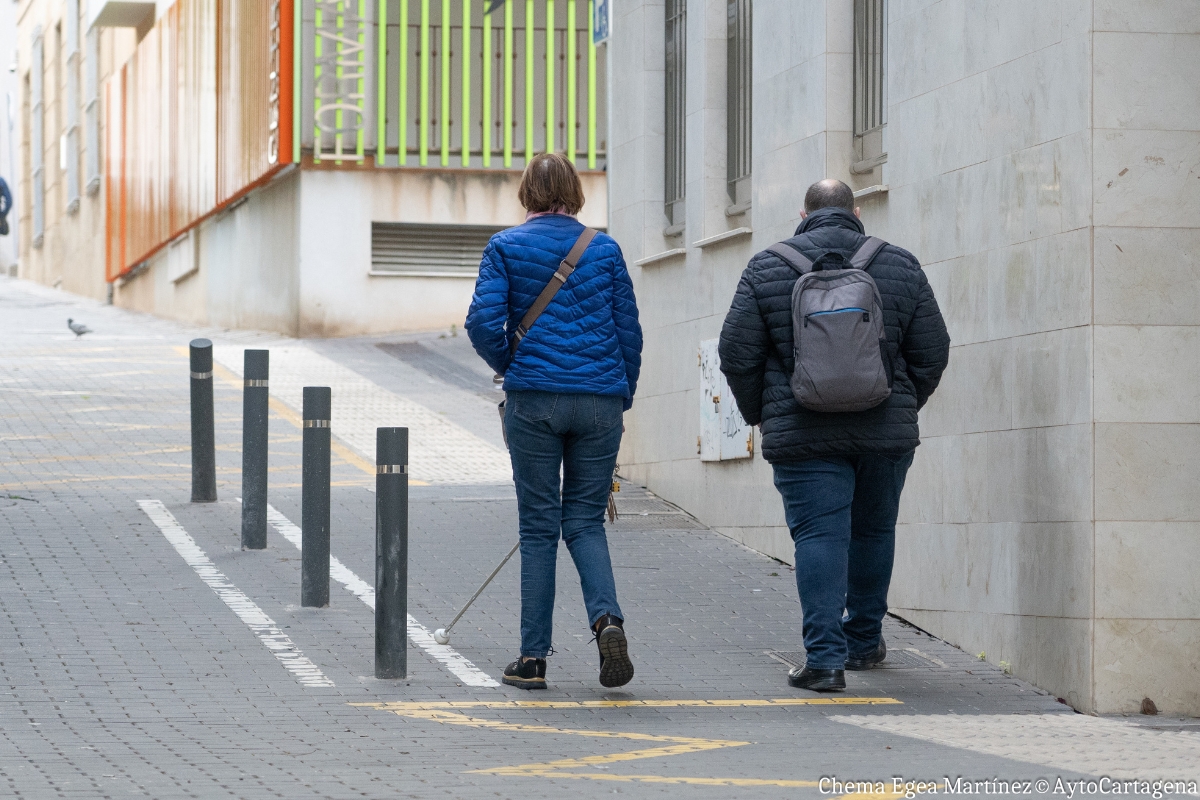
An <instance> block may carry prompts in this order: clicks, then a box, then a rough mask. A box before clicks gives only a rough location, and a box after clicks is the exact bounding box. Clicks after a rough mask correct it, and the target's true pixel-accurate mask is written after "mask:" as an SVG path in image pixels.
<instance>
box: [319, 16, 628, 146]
mask: <svg viewBox="0 0 1200 800" xmlns="http://www.w3.org/2000/svg"><path fill="white" fill-rule="evenodd" d="M362 2H364V3H365V2H366V0H362ZM359 3H360V0H341V1H340V2H338V3H336V4H334V3H332V2H329V0H324V2H319V3H318V6H319V8H318V17H317V29H318V35H317V41H316V44H317V47H318V51H317V58H316V59H315V62H314V63H315V64H316V68H317V70H318V72H317V78H318V81H317V83H318V85H320V81H321V79H322V76H323V75H328V74H329V72H330V70H337V69H340V70H342V72H340V73H337V74H338V76H339V79H342V80H345V79H347V78H348V77H349V75H350V73H349V72H348V70H347V68H346V67H344V66H339V65H338V64H340V62H341V61H344V60H345V59H346V55H345V54H346V53H349V52H351V51H352V50H353V43H354V42H355V41H357V38H356V35H357V29H355V31H353V32H348V33H340V34H339V37H340V38H339V39H338V43H337V45H336V47H340V48H341V50H338V51H337V52H338V54H339V55H338V58H339V62H338V64H335V63H333V62H332V60H331V57H330V51H331V49H332V48H334V47H335V45H334V43H333V42H332V41H331V40H330V37H329V36H328V35H327V36H325V37H324V38H322V35H321V31H322V29H325V28H330V27H331V23H330V21H329V20H330V14H331V10H330V9H331V7H332V6H334V5H336V6H337V7H338V12H339V14H338V17H337V20H338V23H337V24H338V25H341V26H342V27H343V28H345V27H346V26H351V27H353V26H352V25H351V23H352V22H354V14H353V13H349V12H356V13H360V12H359ZM376 3H377V4H378V11H377V12H376V14H377V16H376V19H377V20H378V21H379V23H380V25H379V26H378V27H377V28H376V29H375V30H376V37H377V38H376V39H375V40H374V42H375V46H374V47H372V48H370V49H372V50H377V51H378V54H377V56H376V60H377V63H378V64H380V65H383V68H382V69H381V70H379V71H378V72H376V73H374V75H373V76H372V77H373V79H374V80H373V83H375V85H376V86H377V89H376V91H377V96H376V97H375V98H374V100H375V102H374V103H372V104H371V107H372V109H374V110H375V111H374V113H375V114H376V119H374V120H372V123H373V124H372V130H377V131H378V132H377V133H376V135H375V136H374V137H373V138H374V139H375V140H376V141H377V142H380V143H381V148H382V150H383V152H382V153H380V154H377V157H376V159H375V163H376V164H377V165H388V166H395V165H399V166H401V167H405V166H407V167H415V166H422V167H423V166H431V167H472V168H515V169H520V168H522V167H523V166H524V165H525V163H526V162H527V161H528V159H529V158H532V157H533V156H534V155H536V154H537V153H542V152H546V151H548V150H549V151H558V152H565V153H566V154H567V156H568V157H569V158H571V159H573V160H575V162H576V164H577V165H578V166H579V167H580V168H589V169H596V168H597V167H598V166H599V165H600V162H601V161H602V159H603V157H604V152H605V150H606V143H605V142H604V141H602V140H601V139H600V138H599V137H600V136H602V135H603V132H604V131H605V128H606V125H605V120H604V114H605V103H604V102H603V100H602V99H601V98H602V97H603V96H604V88H605V87H604V80H605V78H604V57H605V54H604V48H603V47H601V48H600V49H599V50H598V49H597V48H596V47H595V46H594V45H593V44H592V20H591V17H592V2H591V0H507V2H505V3H504V4H503V7H502V8H500V7H497V8H494V9H493V10H492V11H491V13H487V12H488V7H489V6H492V3H491V2H490V0H374V3H372V5H374V4H376ZM338 30H341V29H338ZM347 39H348V43H347V41H346V40H347ZM360 72H363V73H364V74H366V73H367V72H369V70H360ZM321 103H322V100H321V99H318V100H317V113H318V116H319V117H320V114H321V112H320V108H321ZM331 112H332V110H328V111H327V113H326V116H331ZM339 113H344V112H339ZM331 118H332V117H331ZM339 120H342V122H339V125H341V126H342V127H344V119H343V118H342V117H339ZM319 127H320V126H319V125H318V128H319ZM328 136H329V135H328V134H326V138H328ZM347 136H348V134H347ZM361 138H362V137H361V134H359V135H358V136H357V137H356V138H355V140H354V142H353V146H352V145H351V142H350V140H349V139H348V138H347V139H346V144H345V146H343V148H342V151H341V152H343V153H344V152H347V151H351V152H353V151H354V147H355V146H357V145H358V142H359V141H361ZM431 154H432V155H433V158H432V159H430V155H431ZM322 157H323V158H327V159H328V158H333V157H334V156H332V155H326V154H322ZM341 158H343V159H344V158H346V156H345V155H342V156H341Z"/></svg>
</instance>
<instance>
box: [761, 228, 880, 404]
mask: <svg viewBox="0 0 1200 800" xmlns="http://www.w3.org/2000/svg"><path fill="white" fill-rule="evenodd" d="M885 244H887V243H886V242H884V241H883V240H882V239H877V238H875V237H874V236H871V237H869V238H868V239H867V240H866V241H865V242H863V244H862V246H861V247H859V248H858V250H857V251H856V252H855V253H854V255H853V256H852V257H851V258H850V259H849V260H847V259H846V257H845V256H843V255H842V254H840V253H837V252H830V253H826V254H824V255H822V256H821V257H819V258H818V259H817V260H816V262H815V263H814V262H812V261H810V260H809V259H808V257H807V256H805V255H804V254H803V253H801V252H800V251H799V250H797V249H796V248H795V247H792V246H791V245H790V244H788V243H787V242H780V243H778V244H774V245H771V246H770V247H769V248H767V249H768V250H770V251H771V252H772V253H774V254H775V255H777V256H779V257H780V258H782V259H783V260H784V261H785V262H787V264H788V266H790V267H791V268H792V269H794V270H796V272H798V273H800V280H798V281H796V286H795V287H794V288H793V289H792V339H793V342H794V347H795V350H794V355H795V358H796V366H795V369H794V370H793V372H792V381H791V386H792V394H794V395H795V396H796V401H797V402H798V403H800V405H801V406H803V407H804V408H807V409H808V410H810V411H865V410H866V409H868V408H874V407H875V406H877V405H879V404H880V403H882V402H883V401H885V400H887V399H888V397H889V396H891V394H892V359H891V355H890V353H889V351H888V345H887V336H886V334H885V332H884V329H883V303H882V301H881V300H880V298H879V287H877V286H876V285H875V281H874V280H873V279H872V278H871V276H870V275H868V274H867V273H866V272H865V270H866V268H867V266H868V265H869V264H870V263H871V259H873V258H874V257H875V255H876V254H877V253H878V252H879V250H880V248H882V247H883V246H884V245H885Z"/></svg>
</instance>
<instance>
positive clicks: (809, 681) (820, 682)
mask: <svg viewBox="0 0 1200 800" xmlns="http://www.w3.org/2000/svg"><path fill="white" fill-rule="evenodd" d="M788 686H793V687H795V688H797V689H808V690H809V691H812V692H840V691H841V690H842V689H845V688H846V673H844V672H843V671H842V670H840V669H809V668H808V667H805V668H804V669H800V668H799V667H796V668H794V669H793V670H792V671H791V672H789V673H788Z"/></svg>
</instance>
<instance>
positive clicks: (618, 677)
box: [594, 614, 633, 689]
mask: <svg viewBox="0 0 1200 800" xmlns="http://www.w3.org/2000/svg"><path fill="white" fill-rule="evenodd" d="M594 630H595V631H596V645H597V646H598V647H599V648H600V685H601V686H603V687H605V688H606V689H614V688H616V687H618V686H624V685H625V684H627V683H629V682H630V681H631V680H633V662H632V661H630V660H629V642H628V640H626V638H625V629H624V627H623V621H622V620H619V619H617V618H616V617H614V616H613V615H611V614H605V615H604V616H603V617H601V618H600V619H598V620H596V627H595V628H594Z"/></svg>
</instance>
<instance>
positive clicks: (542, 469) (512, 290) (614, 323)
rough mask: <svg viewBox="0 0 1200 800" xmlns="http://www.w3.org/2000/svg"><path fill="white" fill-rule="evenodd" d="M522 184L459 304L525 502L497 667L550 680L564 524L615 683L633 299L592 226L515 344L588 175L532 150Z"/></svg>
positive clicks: (525, 680)
mask: <svg viewBox="0 0 1200 800" xmlns="http://www.w3.org/2000/svg"><path fill="white" fill-rule="evenodd" d="M518 197H519V199H520V201H521V205H523V206H524V207H525V209H526V211H527V212H528V214H527V216H526V218H525V223H524V224H523V225H518V226H516V227H515V228H509V229H507V230H504V231H501V232H500V233H497V234H496V235H495V236H493V237H492V239H491V241H490V242H488V246H487V249H486V250H484V251H483V261H482V262H481V263H480V265H479V279H478V281H477V282H476V283H475V295H474V297H472V298H471V310H470V312H469V313H468V314H467V333H468V334H469V335H470V337H471V343H472V344H473V345H474V346H475V350H476V352H478V353H479V355H480V356H482V357H483V359H484V361H486V362H487V363H488V366H490V367H491V368H492V369H494V370H495V371H496V373H497V374H499V375H503V376H504V391H505V392H506V393H507V397H506V402H505V413H504V429H505V434H506V436H507V439H508V449H509V454H510V455H511V457H512V465H513V480H514V481H515V482H516V486H517V507H518V512H519V514H520V524H521V655H520V657H519V658H518V659H517V660H516V661H514V662H513V663H511V664H509V665H508V667H507V668H506V669H505V670H504V682H505V683H506V684H508V685H510V686H519V687H521V688H523V689H544V688H546V656H547V655H549V654H550V652H551V649H552V648H551V631H552V615H553V612H554V572H555V564H556V563H557V554H558V540H559V537H560V536H561V537H562V540H563V541H564V542H565V543H566V545H567V550H569V551H570V553H571V558H572V559H574V561H575V568H576V569H577V570H579V580H580V582H581V583H582V584H583V601H584V604H585V605H586V607H587V612H588V621H589V622H590V624H591V626H592V631H593V633H595V635H596V641H597V643H598V645H599V648H600V683H601V685H603V686H606V687H613V686H624V685H625V684H626V683H628V682H629V681H630V680H631V679H632V678H633V663H632V662H631V661H630V660H629V648H628V644H627V641H626V638H625V631H624V620H625V615H624V614H623V613H622V611H621V607H620V606H619V605H618V604H617V589H616V583H615V581H614V580H613V572H612V562H611V561H610V560H609V555H608V540H607V539H606V538H605V535H604V512H605V509H606V507H607V503H608V493H609V489H610V487H611V482H612V477H613V470H614V468H615V466H616V461H617V450H618V448H619V447H620V445H621V433H622V431H623V430H624V428H623V427H622V424H621V415H622V414H623V413H624V412H625V411H626V410H627V409H628V408H629V407H630V405H631V404H632V403H633V393H634V390H635V389H636V388H637V379H638V371H639V369H640V368H641V362H642V329H641V326H640V325H639V324H638V310H637V302H636V301H635V299H634V296H633V284H632V283H631V282H630V280H629V273H628V271H627V270H626V268H625V260H624V258H623V257H622V256H621V248H620V247H619V246H618V245H617V243H616V242H615V241H614V240H613V239H612V238H611V237H609V236H607V235H605V234H603V233H598V234H596V236H595V238H594V239H593V240H592V241H591V243H590V244H589V245H588V246H587V249H586V250H584V251H583V254H582V256H581V257H580V258H579V260H578V263H577V265H576V268H575V270H574V272H571V273H570V276H569V277H568V278H567V280H566V282H565V283H564V284H563V285H562V287H561V289H560V290H559V291H558V293H557V294H555V295H554V298H553V299H552V300H551V301H550V304H549V305H548V306H547V307H546V309H545V311H543V312H542V314H541V316H540V317H538V319H537V321H536V323H535V324H533V325H532V326H531V327H530V329H529V331H528V332H527V333H526V334H525V335H524V336H523V337H522V338H520V343H519V346H517V347H516V348H515V350H514V348H513V346H512V345H513V337H514V335H515V334H516V331H517V327H518V325H519V324H520V323H521V320H522V319H523V318H524V316H525V314H526V312H527V311H529V308H530V306H532V305H533V303H534V300H535V299H536V298H537V297H538V295H539V294H541V292H542V290H543V289H545V288H546V286H547V284H549V282H550V281H551V280H552V276H554V274H555V272H556V271H557V270H559V267H560V264H562V262H563V260H564V259H565V258H566V257H567V255H568V253H569V252H570V251H571V249H572V246H573V245H574V244H575V243H576V241H578V240H579V239H580V236H581V234H583V233H584V231H585V228H584V226H583V224H581V223H580V222H579V221H578V220H577V219H575V215H576V214H578V213H579V210H580V209H581V208H582V207H583V203H584V197H583V187H582V185H581V184H580V182H579V175H578V173H576V171H575V166H574V165H573V164H572V163H571V162H570V161H569V160H568V159H567V158H565V157H564V156H561V155H558V154H555V153H546V154H543V155H539V156H536V157H535V158H534V159H533V160H532V161H530V162H529V166H528V167H526V169H525V175H524V177H522V179H521V188H520V190H519V192H518ZM560 475H561V483H560Z"/></svg>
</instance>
